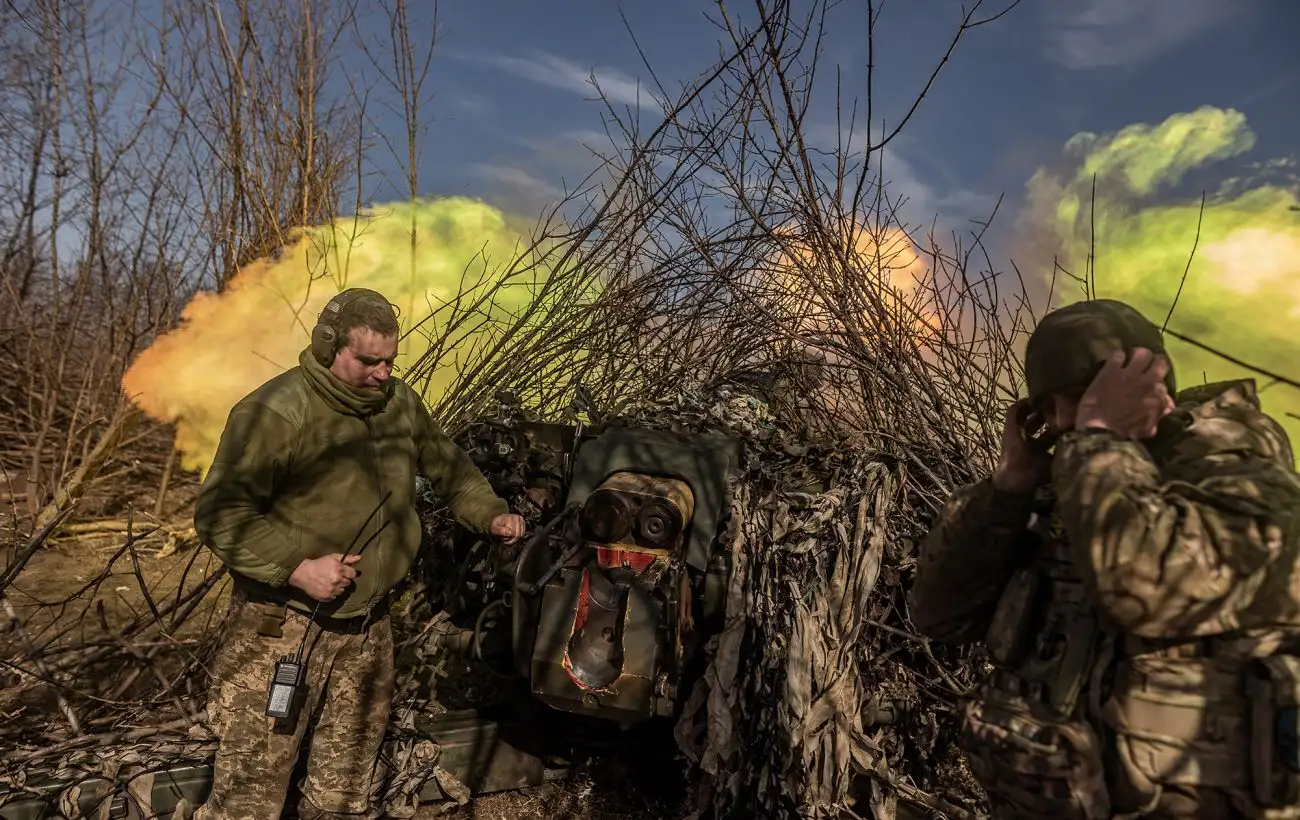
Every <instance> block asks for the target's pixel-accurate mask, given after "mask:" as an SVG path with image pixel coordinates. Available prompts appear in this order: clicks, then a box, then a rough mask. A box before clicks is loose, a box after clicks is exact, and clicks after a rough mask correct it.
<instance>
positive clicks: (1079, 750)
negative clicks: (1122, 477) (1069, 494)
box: [963, 491, 1300, 820]
mask: <svg viewBox="0 0 1300 820" xmlns="http://www.w3.org/2000/svg"><path fill="white" fill-rule="evenodd" d="M1025 538H1026V539H1027V540H1028V543H1026V544H1025V545H1024V549H1025V552H1024V553H1022V554H1025V555H1026V556H1032V559H1031V560H1029V562H1028V563H1027V565H1026V566H1025V567H1024V568H1023V569H1021V570H1020V571H1019V572H1018V573H1017V574H1016V575H1015V576H1014V577H1013V579H1012V580H1011V582H1010V583H1009V584H1008V585H1007V587H1006V589H1005V590H1004V591H1003V595H1002V598H1001V600H1000V602H999V604H998V606H997V609H996V610H995V613H994V616H993V619H992V622H991V625H990V628H989V631H988V635H987V638H986V641H985V647H986V649H987V650H988V652H989V655H990V657H991V660H992V662H993V665H994V670H993V672H992V674H991V675H990V677H989V679H988V680H987V681H986V682H985V684H984V685H983V687H982V690H981V691H980V693H979V695H978V696H977V697H976V698H975V699H974V701H973V702H971V703H970V704H968V705H967V707H966V709H965V711H964V715H963V717H964V723H963V745H964V747H965V749H966V751H967V759H968V761H969V764H970V767H971V770H972V772H973V773H974V774H975V776H976V778H977V779H978V780H979V781H980V782H981V784H982V785H983V786H984V788H985V789H986V790H987V791H988V792H989V793H990V797H991V798H992V800H993V803H994V806H995V813H994V815H993V816H994V817H996V818H1053V820H1103V819H1104V820H1111V818H1125V817H1141V816H1143V814H1144V813H1145V812H1147V811H1150V810H1152V809H1153V808H1154V807H1155V806H1156V804H1157V803H1159V801H1160V798H1161V795H1162V791H1163V788H1164V787H1166V786H1183V787H1190V788H1193V789H1198V790H1201V789H1211V790H1217V791H1221V792H1224V793H1226V794H1227V795H1228V797H1229V798H1230V799H1231V803H1232V805H1233V806H1234V807H1235V808H1236V810H1237V811H1238V812H1239V813H1240V814H1239V816H1242V817H1257V818H1269V819H1270V820H1273V819H1274V818H1278V819H1280V818H1297V817H1300V754H1298V753H1297V734H1298V732H1297V729H1298V728H1300V726H1298V724H1297V717H1296V714H1297V709H1296V706H1297V703H1300V658H1297V657H1296V655H1297V654H1300V653H1295V652H1294V650H1295V649H1296V648H1295V647H1283V646H1280V645H1275V646H1271V647H1270V646H1266V645H1265V639H1264V638H1261V637H1258V636H1256V637H1250V636H1246V635H1240V636H1226V637H1223V638H1216V639H1210V640H1197V641H1191V642H1182V643H1178V644H1165V645H1160V644H1158V643H1156V642H1152V641H1146V640H1143V639H1139V638H1136V637H1134V636H1131V635H1117V634H1115V633H1112V632H1109V631H1107V630H1106V629H1105V628H1104V626H1103V625H1102V623H1101V622H1100V620H1099V618H1098V615H1097V612H1096V610H1095V608H1094V607H1093V606H1092V605H1091V604H1090V603H1089V597H1088V595H1087V594H1086V589H1085V586H1084V583H1083V580H1082V578H1080V576H1079V575H1078V574H1077V573H1076V572H1075V570H1074V563H1073V561H1072V560H1071V555H1070V552H1069V545H1068V543H1067V540H1066V538H1065V533H1064V529H1063V527H1062V526H1061V524H1060V521H1059V518H1057V517H1056V516H1055V515H1054V514H1053V503H1052V499H1051V497H1050V491H1047V492H1043V493H1041V494H1040V495H1039V497H1038V498H1037V499H1036V501H1035V507H1034V515H1033V516H1032V518H1031V520H1030V525H1029V528H1028V530H1027V532H1026V534H1025ZM1272 650H1280V651H1290V652H1291V653H1292V654H1280V653H1279V652H1274V653H1273V654H1271V655H1270V651H1272ZM1261 656H1268V657H1261Z"/></svg>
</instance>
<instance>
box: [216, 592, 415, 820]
mask: <svg viewBox="0 0 1300 820" xmlns="http://www.w3.org/2000/svg"><path fill="white" fill-rule="evenodd" d="M231 609H232V612H231V613H230V615H231V617H230V619H229V620H228V624H229V626H228V629H229V631H228V633H227V634H226V636H225V637H224V641H223V643H222V646H221V649H220V651H219V654H218V657H217V660H216V665H215V668H214V669H213V685H212V686H213V688H212V691H211V694H210V697H209V701H208V719H209V721H210V723H211V726H212V728H213V731H214V732H215V733H216V734H217V736H218V737H219V738H220V747H219V749H218V751H217V756H216V761H215V770H214V773H213V787H212V793H211V796H210V797H209V798H208V801H207V803H206V804H205V805H204V806H202V807H201V808H200V809H199V810H198V811H197V812H196V813H195V815H194V817H195V820H250V819H251V818H275V817H279V816H280V812H281V809H282V807H283V805H284V801H285V796H286V794H287V793H288V791H289V786H290V779H291V777H292V775H293V769H294V765H295V763H296V762H297V759H298V754H299V750H300V746H301V743H302V742H303V739H304V736H306V735H307V733H308V732H309V731H310V736H311V739H310V748H309V752H308V754H309V758H308V771H307V777H306V779H305V781H304V782H303V783H302V799H301V801H300V803H299V807H298V811H299V815H300V816H301V817H303V818H318V817H332V816H336V815H351V816H365V817H373V816H377V811H378V810H377V808H375V807H376V805H377V803H378V796H379V792H380V789H381V786H382V780H383V772H382V770H381V764H380V762H379V750H380V744H381V743H382V741H383V737H384V732H385V729H386V728H387V725H388V717H389V710H390V707H391V703H392V697H393V685H394V666H393V638H392V628H391V624H390V622H389V620H388V618H387V617H384V618H380V619H378V620H375V621H374V622H372V623H371V624H369V626H368V627H367V628H366V629H365V630H364V631H361V630H357V631H355V632H353V633H351V634H348V633H340V632H331V631H324V630H322V629H320V628H319V627H317V626H314V625H312V624H310V622H309V619H308V618H307V617H305V616H303V615H301V614H298V613H295V612H294V611H293V610H289V612H288V613H287V615H286V619H285V622H284V625H283V628H282V632H283V635H282V636H281V637H279V638H272V637H267V636H264V635H260V634H258V632H257V628H258V625H259V623H260V622H261V618H262V611H261V608H260V607H259V606H257V605H256V604H251V603H249V602H247V601H244V600H242V599H240V598H238V597H236V598H233V599H232V601H231ZM304 632H306V633H307V641H306V649H305V650H304V657H305V658H306V664H307V681H306V696H305V700H304V701H303V704H302V707H301V709H300V710H299V713H298V719H297V720H296V721H294V722H292V723H289V722H288V721H278V720H275V719H272V718H268V717H266V716H265V715H264V710H265V707H266V697H267V685H268V681H269V676H270V674H271V671H272V669H273V667H274V665H275V662H276V661H277V660H279V659H280V658H281V657H283V656H285V655H291V654H293V653H294V652H296V651H297V649H298V647H299V645H300V644H301V642H302V640H303V635H304Z"/></svg>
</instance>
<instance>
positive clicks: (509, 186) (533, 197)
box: [468, 162, 564, 206]
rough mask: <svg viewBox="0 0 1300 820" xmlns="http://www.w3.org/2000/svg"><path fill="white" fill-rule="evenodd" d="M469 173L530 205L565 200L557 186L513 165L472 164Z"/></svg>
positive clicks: (512, 197) (514, 198) (513, 198)
mask: <svg viewBox="0 0 1300 820" xmlns="http://www.w3.org/2000/svg"><path fill="white" fill-rule="evenodd" d="M468 171H469V173H470V175H471V176H474V177H476V178H478V179H482V180H485V181H487V182H490V183H493V184H494V185H496V186H497V187H499V188H500V189H501V190H502V193H505V194H508V195H510V198H511V199H512V200H517V201H519V202H522V203H526V204H528V205H530V206H531V205H540V204H545V203H550V202H556V201H558V200H560V199H563V198H564V192H563V191H562V190H560V189H559V188H558V187H556V186H555V185H552V184H551V183H550V182H547V181H546V180H544V179H542V178H541V177H539V176H537V175H535V174H533V173H532V172H530V171H525V170H524V169H522V168H518V167H516V166H513V165H501V164H497V163H492V162H475V163H471V164H470V166H469V168H468Z"/></svg>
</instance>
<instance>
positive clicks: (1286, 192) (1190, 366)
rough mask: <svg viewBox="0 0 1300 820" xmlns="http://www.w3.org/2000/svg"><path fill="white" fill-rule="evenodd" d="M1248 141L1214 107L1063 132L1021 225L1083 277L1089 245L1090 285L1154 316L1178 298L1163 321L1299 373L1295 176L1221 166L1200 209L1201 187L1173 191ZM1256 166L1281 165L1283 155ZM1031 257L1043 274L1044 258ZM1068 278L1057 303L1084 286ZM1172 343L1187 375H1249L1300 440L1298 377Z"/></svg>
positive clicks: (1037, 244) (1235, 119)
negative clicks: (1180, 194)
mask: <svg viewBox="0 0 1300 820" xmlns="http://www.w3.org/2000/svg"><path fill="white" fill-rule="evenodd" d="M1254 146H1255V135H1254V133H1252V132H1251V130H1250V128H1249V126H1248V125H1247V123H1246V118H1245V117H1244V116H1243V115H1242V114H1241V113H1239V112H1237V111H1232V110H1223V109H1218V108H1210V107H1204V108H1200V109H1197V110H1196V111H1191V112H1187V113H1181V114H1175V115H1173V116H1171V117H1169V118H1168V119H1166V120H1164V121H1163V122H1161V123H1159V124H1158V125H1147V124H1140V125H1131V126H1129V127H1127V128H1124V129H1122V130H1120V131H1118V132H1116V133H1114V134H1104V135H1097V134H1091V133H1084V134H1078V135H1076V136H1075V137H1073V138H1072V139H1071V140H1070V141H1069V142H1068V143H1066V146H1065V155H1066V157H1067V159H1068V160H1069V166H1068V167H1067V168H1066V169H1064V170H1062V169H1055V170H1049V169H1046V168H1042V169H1039V171H1038V172H1037V173H1036V174H1035V175H1034V176H1033V178H1032V179H1031V180H1030V181H1029V183H1028V202H1027V208H1026V211H1025V213H1026V217H1024V219H1023V220H1022V224H1021V227H1022V228H1026V229H1027V230H1028V233H1027V234H1026V235H1027V236H1028V237H1030V238H1031V241H1032V242H1033V243H1034V251H1035V252H1036V253H1035V255H1040V254H1042V253H1044V252H1046V251H1049V250H1050V252H1051V253H1052V254H1054V255H1055V256H1056V257H1057V259H1058V261H1059V262H1060V264H1061V265H1062V266H1063V267H1065V268H1066V269H1067V270H1069V271H1071V272H1072V273H1074V274H1075V275H1078V276H1082V275H1083V274H1084V272H1085V269H1086V267H1087V259H1088V254H1089V252H1090V250H1092V249H1094V248H1095V253H1096V259H1095V263H1094V264H1095V268H1094V270H1095V276H1094V279H1095V286H1096V295H1097V296H1099V297H1104V298H1114V299H1121V300H1123V301H1126V302H1129V303H1130V304H1132V305H1133V306H1134V307H1136V308H1138V309H1139V310H1141V311H1143V312H1144V313H1146V315H1147V316H1148V317H1150V318H1151V319H1152V320H1153V321H1155V322H1156V323H1157V324H1160V323H1163V322H1164V321H1165V318H1166V316H1167V315H1168V314H1169V311H1170V307H1171V306H1174V308H1173V314H1172V316H1171V317H1170V318H1169V323H1168V327H1169V329H1170V330H1172V331H1176V332H1178V333H1180V334H1182V335H1184V336H1188V337H1191V338H1194V339H1196V340H1197V341H1200V342H1202V343H1204V344H1206V345H1209V346H1210V347H1213V348H1215V349H1217V350H1221V351H1223V352H1225V353H1228V354H1230V355H1232V356H1234V357H1236V358H1238V359H1240V360H1243V361H1245V362H1247V363H1249V364H1252V365H1254V366H1256V367H1259V368H1262V369H1265V370H1268V371H1271V372H1273V373H1276V374H1279V375H1283V376H1286V377H1289V378H1291V379H1297V380H1300V372H1298V371H1300V356H1297V355H1296V351H1297V350H1298V349H1300V343H1298V342H1297V340H1296V331H1297V328H1300V200H1298V199H1297V194H1296V190H1297V188H1296V187H1295V186H1294V184H1293V183H1294V181H1295V178H1294V176H1292V177H1291V178H1290V179H1289V180H1286V181H1283V182H1282V183H1278V182H1272V183H1265V182H1261V181H1254V182H1252V181H1251V180H1250V179H1243V178H1241V177H1235V178H1225V179H1224V181H1223V183H1222V185H1221V187H1220V189H1219V190H1217V191H1215V192H1213V193H1210V194H1208V195H1207V196H1206V200H1205V208H1204V215H1203V217H1200V211H1201V194H1200V193H1199V192H1198V193H1197V194H1196V196H1195V198H1194V199H1193V198H1187V199H1171V198H1170V196H1169V191H1170V188H1172V187H1173V186H1176V185H1177V184H1179V183H1180V182H1182V181H1183V180H1184V179H1185V178H1186V177H1187V175H1188V174H1189V173H1190V172H1192V171H1195V170H1199V169H1203V168H1207V167H1210V166H1212V165H1213V164H1214V163H1216V162H1222V161H1224V160H1227V159H1231V158H1235V157H1241V156H1242V155H1243V154H1245V153H1246V152H1248V151H1250V150H1251V149H1252V148H1253V147H1254ZM1260 167H1265V168H1267V169H1269V170H1271V171H1273V172H1277V171H1278V170H1284V169H1287V168H1288V161H1286V160H1273V161H1269V162H1267V163H1263V164H1261V166H1260ZM1290 167H1293V166H1290ZM1094 174H1095V175H1096V177H1095V178H1096V198H1095V200H1094V199H1093V180H1094ZM1198 217H1199V223H1200V224H1199V231H1200V234H1199V240H1198V239H1197V230H1198ZM1194 246H1195V247H1196V251H1195V254H1194V255H1193V253H1192V249H1193V247H1194ZM1189 258H1190V259H1191V264H1190V267H1189V265H1188V260H1189ZM1039 267H1040V269H1041V270H1043V271H1044V272H1045V273H1044V277H1050V275H1051V267H1052V266H1051V265H1050V264H1042V265H1040V266H1039ZM1184 271H1186V280H1185V282H1184V281H1183V280H1184ZM1062 278H1063V277H1059V276H1058V277H1057V281H1056V283H1055V286H1054V297H1053V305H1054V306H1055V305H1060V304H1062V303H1068V302H1072V301H1078V300H1080V299H1082V298H1084V293H1083V290H1082V288H1081V287H1079V286H1077V285H1076V283H1074V282H1068V281H1067V282H1063V281H1061V280H1062ZM1180 282H1181V283H1182V285H1181V288H1182V289H1181V293H1180V292H1179V288H1180ZM1175 299H1176V305H1175ZM1167 344H1168V348H1169V353H1170V356H1171V358H1172V359H1173V361H1174V364H1175V367H1176V369H1177V372H1178V374H1179V381H1180V383H1181V384H1182V385H1184V386H1187V385H1192V384H1197V383H1202V382H1204V381H1219V380H1225V379H1238V378H1254V379H1255V380H1256V382H1257V385H1258V386H1259V387H1260V389H1261V398H1262V400H1263V403H1264V409H1265V410H1266V411H1268V412H1269V413H1271V414H1272V415H1273V416H1274V417H1276V418H1277V419H1278V420H1279V421H1281V422H1282V423H1283V424H1284V426H1286V428H1287V432H1288V433H1289V435H1290V436H1291V440H1292V444H1293V446H1294V447H1300V389H1297V388H1295V387H1293V386H1290V385H1287V384H1285V383H1278V382H1275V381H1274V380H1273V379H1270V378H1268V377H1267V376H1262V375H1260V374H1258V373H1254V372H1252V371H1250V370H1248V369H1246V368H1243V367H1241V366H1238V365H1235V364H1232V363H1231V362H1228V361H1225V360H1224V359H1222V358H1220V357H1218V356H1214V355H1213V354H1210V353H1206V352H1204V351H1202V350H1200V349H1198V348H1196V347H1194V346H1191V345H1188V344H1186V343H1183V342H1180V341H1178V340H1177V339H1173V338H1168V339H1167Z"/></svg>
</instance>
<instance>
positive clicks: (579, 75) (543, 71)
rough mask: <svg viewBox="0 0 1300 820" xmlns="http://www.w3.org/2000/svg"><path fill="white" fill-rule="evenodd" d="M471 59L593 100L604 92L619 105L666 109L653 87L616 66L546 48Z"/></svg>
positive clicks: (606, 96) (611, 100)
mask: <svg viewBox="0 0 1300 820" xmlns="http://www.w3.org/2000/svg"><path fill="white" fill-rule="evenodd" d="M469 59H472V60H474V61H476V62H482V63H485V64H487V65H490V66H493V67H495V68H498V69H500V70H502V71H506V72H508V73H510V74H514V75H515V76H517V77H521V78H523V79H525V80H531V81H533V82H535V83H540V84H541V85H546V86H550V87H551V88H558V89H560V90H562V91H569V92H572V93H575V94H581V95H583V96H586V97H589V98H591V99H595V98H596V97H597V96H598V95H604V96H605V98H606V99H608V100H609V101H610V102H612V103H617V104H619V105H630V106H638V105H639V106H646V107H650V108H655V109H660V110H662V108H663V104H662V103H661V102H660V101H659V100H657V99H656V98H655V97H654V95H653V94H651V93H650V89H648V88H647V87H646V86H643V85H641V84H639V83H638V82H637V80H636V79H635V78H634V77H631V76H629V75H627V74H625V73H624V72H622V71H619V70H618V69H616V68H608V67H595V68H584V67H583V66H581V65H579V64H578V63H575V62H573V61H572V60H569V59H568V58H565V57H561V56H559V55H557V54H550V53H547V52H544V51H535V52H533V53H532V54H530V55H529V56H526V57H514V56H510V55H506V54H494V55H486V56H474V57H471V58H469ZM597 86H599V89H597Z"/></svg>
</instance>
